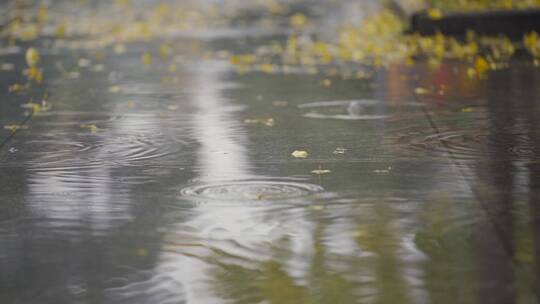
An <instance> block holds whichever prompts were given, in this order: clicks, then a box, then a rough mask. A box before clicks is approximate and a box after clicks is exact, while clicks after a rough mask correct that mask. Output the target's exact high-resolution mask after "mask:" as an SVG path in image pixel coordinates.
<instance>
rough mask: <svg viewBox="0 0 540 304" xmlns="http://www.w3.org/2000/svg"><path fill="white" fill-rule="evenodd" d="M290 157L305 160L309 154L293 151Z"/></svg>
mask: <svg viewBox="0 0 540 304" xmlns="http://www.w3.org/2000/svg"><path fill="white" fill-rule="evenodd" d="M291 155H292V156H293V157H295V158H307V157H308V156H309V153H307V151H303V150H294V151H293V153H291Z"/></svg>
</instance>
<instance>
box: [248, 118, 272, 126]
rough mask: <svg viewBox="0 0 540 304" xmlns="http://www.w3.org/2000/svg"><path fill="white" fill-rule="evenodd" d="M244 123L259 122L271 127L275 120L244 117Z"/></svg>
mask: <svg viewBox="0 0 540 304" xmlns="http://www.w3.org/2000/svg"><path fill="white" fill-rule="evenodd" d="M244 123H245V124H261V125H265V126H267V127H273V126H274V125H275V121H274V119H273V118H253V119H245V120H244Z"/></svg>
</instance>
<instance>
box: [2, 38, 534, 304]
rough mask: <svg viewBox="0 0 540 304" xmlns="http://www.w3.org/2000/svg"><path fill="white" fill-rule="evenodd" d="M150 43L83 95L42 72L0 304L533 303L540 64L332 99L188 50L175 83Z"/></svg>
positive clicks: (7, 191)
mask: <svg viewBox="0 0 540 304" xmlns="http://www.w3.org/2000/svg"><path fill="white" fill-rule="evenodd" d="M232 33H235V32H234V31H232ZM235 35H237V36H239V37H233V38H231V37H228V38H223V37H222V38H219V35H218V38H215V39H207V38H205V39H198V38H196V37H195V38H189V39H188V38H177V39H178V41H180V42H181V43H182V44H184V45H187V46H193V48H194V49H201V50H207V51H215V50H218V49H220V48H222V47H223V46H224V45H225V46H227V45H232V44H234V43H235V42H236V39H244V38H242V37H241V34H235ZM235 35H233V36H235ZM245 41H247V43H248V44H249V43H255V42H250V40H249V39H247V40H245ZM153 47H154V46H152V45H151V43H148V44H142V45H136V46H134V48H135V51H133V52H131V51H128V52H127V53H126V54H124V55H121V56H119V55H114V54H110V56H107V57H106V58H107V59H106V62H105V63H104V67H105V68H104V70H103V71H91V70H83V71H82V72H81V73H80V76H79V77H78V78H75V77H68V76H66V75H65V74H63V73H61V72H59V71H58V69H55V62H57V61H59V60H60V61H63V62H64V64H65V65H66V66H70V64H71V65H76V61H75V60H76V59H69V58H71V57H70V56H71V55H70V54H71V53H69V52H67V51H66V53H60V54H44V56H43V57H44V58H43V62H44V65H45V69H46V70H48V71H53V72H51V73H50V74H48V75H49V76H48V78H47V79H46V86H45V87H46V88H45V90H46V91H48V92H50V97H49V102H50V103H51V104H52V109H51V110H50V111H47V112H43V113H40V114H39V115H35V116H34V117H32V118H31V119H30V120H29V121H28V122H27V124H26V126H27V128H25V129H21V130H20V131H19V132H17V133H16V135H15V136H13V137H12V138H11V139H9V140H8V141H6V142H5V144H4V146H3V147H2V148H1V150H0V181H1V182H0V202H1V203H0V270H1V271H0V303H537V302H538V300H539V290H540V284H539V281H538V280H539V277H538V276H539V275H540V266H539V265H540V206H539V205H538V204H539V203H540V134H539V133H540V120H539V117H540V86H539V85H538V84H540V70H539V69H538V68H536V69H535V68H532V67H528V66H526V65H522V64H520V63H515V64H514V65H512V67H511V68H509V69H505V70H500V71H494V72H491V73H490V74H489V75H488V78H487V79H485V80H474V79H470V78H468V77H467V75H466V72H465V71H466V69H465V68H463V69H460V70H459V71H458V72H456V71H457V70H456V68H460V65H459V64H456V63H447V64H445V65H443V66H442V67H441V69H440V70H436V71H435V70H432V69H430V68H428V67H425V66H423V65H421V64H419V65H417V66H413V67H407V68H406V67H403V66H393V67H390V68H389V69H385V70H378V71H375V74H374V77H373V79H368V80H343V79H340V78H331V82H332V85H331V86H329V87H327V86H324V85H322V84H321V83H322V82H323V80H324V79H325V78H328V77H325V76H318V75H304V74H297V75H268V74H262V73H249V74H245V75H239V74H237V73H235V72H234V69H233V68H232V67H230V66H229V64H228V62H227V61H226V60H217V59H211V60H201V59H193V58H191V57H189V56H188V55H189V54H187V53H186V54H185V55H186V58H185V59H183V60H182V59H180V60H177V70H176V72H174V73H173V74H172V75H170V77H173V81H162V76H163V74H164V72H163V70H164V67H163V64H162V63H160V62H159V60H156V62H155V63H154V64H153V65H152V66H150V67H144V66H143V65H141V64H140V51H141V50H153V49H152V48H153ZM186 49H189V47H186ZM109 51H110V50H109ZM110 52H111V53H112V51H110ZM6 56H8V55H4V56H3V59H6V58H7V57H6ZM9 56H11V57H9V58H10V60H19V62H23V54H14V55H9ZM77 56H81V57H90V56H91V54H90V53H84V52H82V53H80V54H78V55H77ZM69 60H72V61H74V62H71V63H70V62H69ZM54 71H56V72H54ZM1 73H2V76H1V78H2V83H3V84H8V83H10V82H11V81H12V79H16V77H17V76H16V72H14V71H12V72H9V71H3V72H1ZM415 75H416V76H415ZM73 78H74V79H73ZM112 86H118V88H111V87H112ZM417 87H424V88H433V93H429V94H425V95H420V96H414V94H413V92H414V91H415V88H417ZM441 88H442V89H441ZM3 96H4V98H3V100H2V102H1V103H0V109H1V112H0V123H1V124H3V125H6V124H11V123H15V122H20V121H21V120H23V119H24V115H25V114H24V111H23V110H21V108H20V104H22V103H24V102H26V100H24V97H23V96H18V95H13V94H10V95H7V94H4V95H3ZM283 101H286V102H283ZM269 118H272V119H273V125H272V124H271V125H266V124H265V123H264V122H265V121H268V119H269ZM250 121H251V122H255V123H249V122H250ZM261 121H262V122H263V123H260V122H261ZM91 125H94V126H95V129H92V128H91V127H88V126H91ZM0 132H2V134H1V135H2V139H5V138H8V137H9V136H10V132H9V131H8V130H0ZM294 150H306V151H308V152H309V157H308V158H307V159H295V158H293V157H292V156H291V152H292V151H294ZM313 170H330V171H331V172H329V173H326V174H313V173H312V171H313Z"/></svg>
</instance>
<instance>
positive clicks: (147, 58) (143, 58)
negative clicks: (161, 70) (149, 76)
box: [141, 53, 152, 67]
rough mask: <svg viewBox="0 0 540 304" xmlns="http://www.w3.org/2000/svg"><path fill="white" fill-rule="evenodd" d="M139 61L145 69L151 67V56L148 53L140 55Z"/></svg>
mask: <svg viewBox="0 0 540 304" xmlns="http://www.w3.org/2000/svg"><path fill="white" fill-rule="evenodd" d="M141 61H142V63H143V64H144V65H145V66H146V67H149V66H151V65H152V55H150V53H144V54H142V56H141Z"/></svg>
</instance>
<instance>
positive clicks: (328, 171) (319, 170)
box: [311, 169, 332, 175]
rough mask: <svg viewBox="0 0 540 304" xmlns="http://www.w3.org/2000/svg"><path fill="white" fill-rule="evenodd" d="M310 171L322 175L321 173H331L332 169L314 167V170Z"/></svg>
mask: <svg viewBox="0 0 540 304" xmlns="http://www.w3.org/2000/svg"><path fill="white" fill-rule="evenodd" d="M311 173H312V174H315V175H323V174H328V173H332V170H327V169H316V170H312V171H311Z"/></svg>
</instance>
